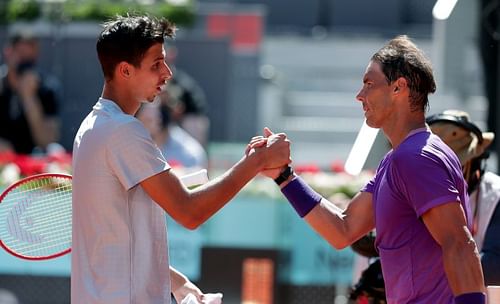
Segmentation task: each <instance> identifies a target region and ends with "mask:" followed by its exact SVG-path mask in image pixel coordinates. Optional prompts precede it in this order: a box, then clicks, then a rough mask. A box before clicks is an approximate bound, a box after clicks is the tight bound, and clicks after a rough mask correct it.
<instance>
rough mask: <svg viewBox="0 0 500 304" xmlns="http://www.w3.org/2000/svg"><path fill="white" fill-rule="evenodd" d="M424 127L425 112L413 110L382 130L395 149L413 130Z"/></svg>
mask: <svg viewBox="0 0 500 304" xmlns="http://www.w3.org/2000/svg"><path fill="white" fill-rule="evenodd" d="M424 127H425V116H424V113H423V112H418V113H413V112H412V113H410V114H409V115H408V116H406V117H402V118H401V119H398V120H396V121H394V122H393V123H392V124H390V125H388V126H384V127H382V131H383V132H384V134H385V135H386V137H387V139H388V140H389V142H390V143H391V146H392V148H393V149H395V148H397V147H398V146H399V145H400V144H401V143H402V142H403V141H404V140H405V138H406V137H407V136H408V134H409V133H410V132H411V131H413V130H416V129H419V128H424Z"/></svg>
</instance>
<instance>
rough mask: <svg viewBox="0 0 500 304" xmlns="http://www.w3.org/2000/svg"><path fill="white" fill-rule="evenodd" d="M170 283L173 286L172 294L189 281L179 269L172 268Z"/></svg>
mask: <svg viewBox="0 0 500 304" xmlns="http://www.w3.org/2000/svg"><path fill="white" fill-rule="evenodd" d="M170 281H171V285H172V292H175V291H176V290H178V289H179V288H180V287H182V286H183V285H184V284H186V283H187V282H188V281H189V280H188V278H187V277H186V276H184V275H183V274H182V273H180V272H179V271H178V270H177V269H175V268H174V267H172V266H170Z"/></svg>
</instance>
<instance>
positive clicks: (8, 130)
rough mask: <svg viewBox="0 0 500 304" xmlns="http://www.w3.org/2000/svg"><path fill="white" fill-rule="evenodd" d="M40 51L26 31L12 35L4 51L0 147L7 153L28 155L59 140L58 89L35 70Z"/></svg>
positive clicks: (0, 69) (0, 82) (0, 81)
mask: <svg viewBox="0 0 500 304" xmlns="http://www.w3.org/2000/svg"><path fill="white" fill-rule="evenodd" d="M38 49H39V46H38V39H37V38H36V37H34V36H33V35H31V33H28V32H23V31H19V32H16V33H14V34H13V35H11V36H10V37H9V40H8V42H7V44H6V46H5V47H4V49H3V55H4V64H3V65H2V66H0V143H1V144H0V146H2V147H3V149H4V150H5V149H6V148H11V149H13V150H14V151H15V152H17V153H22V154H28V153H32V152H33V149H34V148H35V147H39V148H40V149H42V150H45V148H46V147H47V145H49V144H50V143H53V142H56V141H57V140H58V139H59V119H58V104H57V94H56V89H55V86H54V84H53V83H50V82H49V81H47V78H46V77H44V76H42V74H41V73H40V71H38V70H37V68H36V61H37V59H38ZM0 149H1V148H0Z"/></svg>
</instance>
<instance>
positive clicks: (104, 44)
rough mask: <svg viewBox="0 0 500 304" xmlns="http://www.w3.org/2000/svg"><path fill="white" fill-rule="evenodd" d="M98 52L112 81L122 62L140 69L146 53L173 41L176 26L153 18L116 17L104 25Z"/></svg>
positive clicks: (106, 74)
mask: <svg viewBox="0 0 500 304" xmlns="http://www.w3.org/2000/svg"><path fill="white" fill-rule="evenodd" d="M103 27H104V29H103V30H102V32H101V34H100V35H99V39H98V40H97V44H96V49H97V56H98V57H99V62H100V63H101V67H102V71H103V73H104V77H105V78H106V79H111V78H112V77H113V71H114V69H115V67H116V65H117V64H118V63H120V62H122V61H125V62H128V63H130V64H132V65H134V66H136V67H139V66H140V64H141V61H142V58H143V57H144V54H145V53H146V52H147V50H148V49H149V48H150V47H151V46H152V45H154V44H156V43H164V40H165V37H170V38H173V37H174V35H175V30H176V28H175V25H174V24H173V23H171V22H170V21H168V20H166V19H164V18H160V19H158V18H155V17H150V16H147V15H146V16H131V15H127V16H117V17H116V18H115V19H114V20H111V21H108V22H106V23H104V24H103Z"/></svg>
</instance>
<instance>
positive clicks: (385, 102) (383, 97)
mask: <svg viewBox="0 0 500 304" xmlns="http://www.w3.org/2000/svg"><path fill="white" fill-rule="evenodd" d="M393 92H394V85H392V84H388V83H387V79H386V77H385V75H384V73H383V71H382V66H381V65H380V63H379V62H377V61H370V63H369V64H368V66H367V68H366V71H365V74H364V76H363V86H362V87H361V89H360V90H359V92H358V94H357V95H356V99H357V100H358V101H359V102H361V103H362V105H363V111H364V112H365V118H366V123H367V124H368V125H369V126H370V127H372V128H380V127H382V125H383V123H384V121H385V120H386V119H387V118H388V115H389V114H390V113H391V110H392V107H393V103H392V99H391V94H392V93H393Z"/></svg>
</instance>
